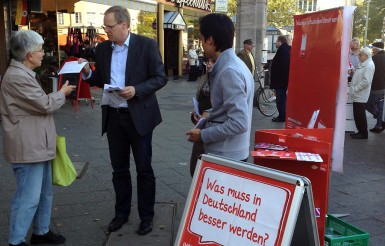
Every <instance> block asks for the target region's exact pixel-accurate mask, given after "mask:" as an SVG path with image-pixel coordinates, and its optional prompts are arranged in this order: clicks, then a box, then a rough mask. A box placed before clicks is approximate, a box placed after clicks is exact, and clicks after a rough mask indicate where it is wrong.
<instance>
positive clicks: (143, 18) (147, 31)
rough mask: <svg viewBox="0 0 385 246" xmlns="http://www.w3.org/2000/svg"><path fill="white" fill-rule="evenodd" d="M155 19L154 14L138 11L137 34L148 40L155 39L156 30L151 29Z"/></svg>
mask: <svg viewBox="0 0 385 246" xmlns="http://www.w3.org/2000/svg"><path fill="white" fill-rule="evenodd" d="M155 19H156V13H151V12H145V11H140V12H139V14H138V25H137V30H136V31H137V33H138V34H140V35H143V36H146V37H149V38H153V39H155V38H156V30H155V29H153V28H152V23H153V22H154V21H155Z"/></svg>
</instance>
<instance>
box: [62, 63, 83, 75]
mask: <svg viewBox="0 0 385 246" xmlns="http://www.w3.org/2000/svg"><path fill="white" fill-rule="evenodd" d="M86 64H87V62H82V63H78V61H71V62H66V63H64V66H63V67H62V68H61V69H60V72H59V74H65V73H80V71H82V68H83V67H84V66H85V65H86Z"/></svg>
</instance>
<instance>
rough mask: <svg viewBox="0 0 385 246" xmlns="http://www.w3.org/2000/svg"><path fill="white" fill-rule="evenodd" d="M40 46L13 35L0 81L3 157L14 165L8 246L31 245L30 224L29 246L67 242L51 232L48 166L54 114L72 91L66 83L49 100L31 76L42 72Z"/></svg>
mask: <svg viewBox="0 0 385 246" xmlns="http://www.w3.org/2000/svg"><path fill="white" fill-rule="evenodd" d="M43 44H44V40H43V38H42V37H41V36H40V35H39V34H38V33H36V32H34V31H31V30H21V31H18V32H15V33H14V34H13V36H12V37H11V39H10V50H11V53H12V56H13V59H12V60H11V63H10V65H9V67H8V69H7V71H6V72H5V74H4V76H3V78H2V81H1V90H0V113H1V119H2V126H3V133H4V136H3V147H4V149H3V155H4V159H5V160H7V161H8V162H9V163H11V164H12V170H13V173H14V175H15V178H16V191H15V194H14V196H13V199H12V205H11V215H10V225H9V237H8V242H9V245H10V246H13V245H19V246H28V245H29V244H28V243H27V242H26V240H25V238H26V236H27V233H28V230H29V227H30V225H31V224H32V225H33V229H32V236H31V244H47V243H49V244H63V243H64V242H65V237H63V236H62V235H60V234H56V233H54V232H52V231H51V230H50V229H49V225H50V222H51V208H52V196H53V192H52V171H51V160H53V159H55V157H56V129H55V123H54V120H53V116H52V113H53V112H54V111H56V110H58V109H59V108H60V107H61V106H63V105H64V104H65V100H66V98H65V96H66V95H69V94H70V93H71V91H72V90H73V89H74V88H75V86H72V85H68V81H66V83H65V84H64V85H63V86H62V88H61V89H60V90H59V91H58V92H52V93H50V94H48V95H47V94H46V93H45V92H44V90H43V89H42V87H41V86H40V84H39V82H38V81H37V80H36V73H35V72H34V71H33V69H35V68H38V67H40V66H41V62H42V60H43V56H44V50H43Z"/></svg>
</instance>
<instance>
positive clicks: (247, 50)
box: [237, 39, 255, 77]
mask: <svg viewBox="0 0 385 246" xmlns="http://www.w3.org/2000/svg"><path fill="white" fill-rule="evenodd" d="M252 50H253V41H252V40H251V39H246V40H245V41H243V50H241V51H240V52H239V53H238V54H237V56H238V57H239V58H240V59H241V60H242V61H243V62H244V63H245V64H246V66H247V67H248V68H249V70H250V72H251V74H252V75H253V77H254V72H255V60H254V56H253V53H252Z"/></svg>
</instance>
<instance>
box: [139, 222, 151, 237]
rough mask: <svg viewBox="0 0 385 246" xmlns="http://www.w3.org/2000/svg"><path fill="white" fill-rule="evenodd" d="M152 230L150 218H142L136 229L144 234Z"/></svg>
mask: <svg viewBox="0 0 385 246" xmlns="http://www.w3.org/2000/svg"><path fill="white" fill-rule="evenodd" d="M151 231H152V220H143V221H142V222H140V225H139V229H138V230H137V231H136V233H138V234H139V235H142V236H143V235H146V234H148V233H150V232H151Z"/></svg>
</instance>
